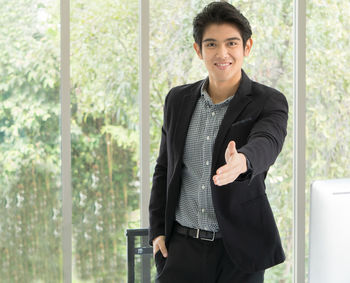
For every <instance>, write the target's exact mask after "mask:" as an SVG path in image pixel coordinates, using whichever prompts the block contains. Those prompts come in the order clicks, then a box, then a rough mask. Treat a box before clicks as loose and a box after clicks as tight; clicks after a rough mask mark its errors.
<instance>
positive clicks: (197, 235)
mask: <svg viewBox="0 0 350 283" xmlns="http://www.w3.org/2000/svg"><path fill="white" fill-rule="evenodd" d="M196 230H197V233H196V236H195V239H199V228H197V229H196Z"/></svg>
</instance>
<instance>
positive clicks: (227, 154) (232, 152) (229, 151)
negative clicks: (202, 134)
mask: <svg viewBox="0 0 350 283" xmlns="http://www.w3.org/2000/svg"><path fill="white" fill-rule="evenodd" d="M235 154H237V149H236V143H235V142H234V141H230V143H229V144H228V146H227V149H226V152H225V159H226V163H228V162H229V160H230V158H231V156H232V155H235Z"/></svg>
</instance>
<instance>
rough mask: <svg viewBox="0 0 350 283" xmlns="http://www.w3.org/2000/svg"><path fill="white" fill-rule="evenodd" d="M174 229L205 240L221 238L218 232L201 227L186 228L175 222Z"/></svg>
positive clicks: (182, 233)
mask: <svg viewBox="0 0 350 283" xmlns="http://www.w3.org/2000/svg"><path fill="white" fill-rule="evenodd" d="M175 231H176V232H177V233H179V234H181V235H185V236H190V237H192V238H195V239H200V240H205V241H214V240H215V239H220V238H222V236H221V233H220V232H212V231H206V230H201V229H194V228H188V227H184V226H182V225H180V224H179V223H177V222H176V223H175Z"/></svg>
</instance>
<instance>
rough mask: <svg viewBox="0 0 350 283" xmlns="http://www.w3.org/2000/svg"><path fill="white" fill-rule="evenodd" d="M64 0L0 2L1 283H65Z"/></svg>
mask: <svg viewBox="0 0 350 283" xmlns="http://www.w3.org/2000/svg"><path fill="white" fill-rule="evenodd" d="M59 10H60V9H59V1H56V0H48V1H38V0H31V1H27V0H26V1H24V0H18V1H16V3H13V2H11V1H0V12H1V17H0V58H1V61H0V74H1V75H0V278H1V280H0V281H2V282H62V280H63V279H62V262H61V259H62V246H61V242H62V241H61V234H62V232H61V226H62V214H61V208H62V204H61V181H60V174H61V169H60V166H61V161H60V130H59V118H60V116H59V115H60V97H59V87H60V85H59V81H60V77H59V75H60V74H59V44H60V42H59V38H60V37H59V36H60V33H59V21H60V18H59V14H60V13H59Z"/></svg>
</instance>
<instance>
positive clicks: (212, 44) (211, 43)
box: [206, 42, 215, 47]
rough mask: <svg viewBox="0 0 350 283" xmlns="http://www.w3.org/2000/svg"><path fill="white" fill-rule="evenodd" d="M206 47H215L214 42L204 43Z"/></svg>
mask: <svg viewBox="0 0 350 283" xmlns="http://www.w3.org/2000/svg"><path fill="white" fill-rule="evenodd" d="M206 47H215V43H214V42H209V43H207V44H206Z"/></svg>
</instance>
